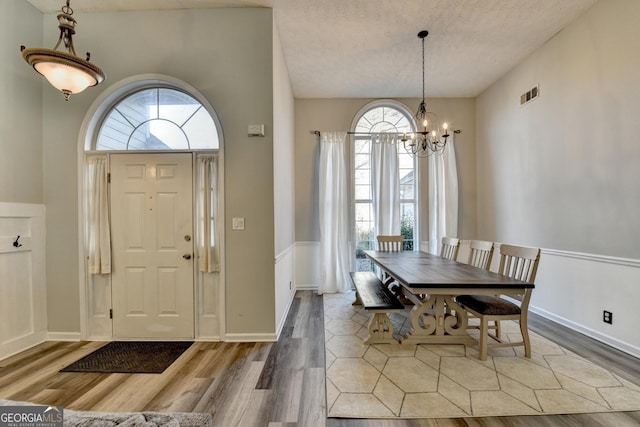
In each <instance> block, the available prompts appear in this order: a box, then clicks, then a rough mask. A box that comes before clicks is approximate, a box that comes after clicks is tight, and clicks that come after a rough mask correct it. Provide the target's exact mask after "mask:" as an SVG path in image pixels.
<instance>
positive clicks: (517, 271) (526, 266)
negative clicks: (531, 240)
mask: <svg viewBox="0 0 640 427" xmlns="http://www.w3.org/2000/svg"><path fill="white" fill-rule="evenodd" d="M539 261H540V249H539V248H528V247H524V246H513V245H504V244H503V245H500V267H499V268H498V272H499V273H500V274H502V275H504V276H509V277H513V278H514V279H518V280H524V281H525V282H532V283H533V282H534V281H535V280H536V273H537V272H538V262H539Z"/></svg>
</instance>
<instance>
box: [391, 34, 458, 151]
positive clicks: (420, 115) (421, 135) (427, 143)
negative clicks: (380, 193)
mask: <svg viewBox="0 0 640 427" xmlns="http://www.w3.org/2000/svg"><path fill="white" fill-rule="evenodd" d="M428 35H429V32H428V31H426V30H423V31H420V32H419V33H418V38H420V39H422V102H421V103H420V105H419V106H418V111H417V112H416V115H415V118H416V123H417V124H418V130H417V131H415V132H408V133H404V134H403V135H402V139H401V141H402V142H403V143H404V148H405V150H407V152H408V153H410V154H413V155H414V156H416V157H428V156H430V155H431V154H433V153H441V152H443V151H444V148H445V146H446V145H447V138H449V136H450V135H449V131H448V125H447V124H446V123H443V124H442V130H441V129H440V121H439V120H438V116H436V114H435V113H432V112H430V111H427V103H426V101H425V78H424V39H425V38H426V37H427V36H428Z"/></svg>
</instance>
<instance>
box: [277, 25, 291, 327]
mask: <svg viewBox="0 0 640 427" xmlns="http://www.w3.org/2000/svg"><path fill="white" fill-rule="evenodd" d="M273 151H274V152H273V187H274V189H273V195H274V221H275V224H274V231H275V254H276V258H275V263H276V277H275V308H276V309H275V321H276V330H277V331H278V333H279V332H280V330H281V329H282V326H283V325H284V321H285V320H286V316H287V311H288V309H289V306H290V304H291V301H292V300H293V295H294V293H295V289H294V287H293V282H294V278H293V257H294V254H293V244H294V221H295V206H294V198H293V193H294V190H293V188H294V187H293V183H294V177H293V91H292V89H291V82H290V81H289V70H288V69H287V63H286V61H285V57H284V52H283V51H282V44H281V42H280V36H279V34H278V28H277V25H276V22H275V21H274V23H273Z"/></svg>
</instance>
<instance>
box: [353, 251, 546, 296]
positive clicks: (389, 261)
mask: <svg viewBox="0 0 640 427" xmlns="http://www.w3.org/2000/svg"><path fill="white" fill-rule="evenodd" d="M364 253H365V254H366V255H367V257H369V258H370V259H371V260H372V261H373V262H374V263H376V264H377V265H378V266H379V267H380V268H382V269H383V270H385V271H386V272H387V273H388V274H389V275H391V276H393V277H394V278H395V279H396V280H397V281H398V282H400V283H401V284H402V285H404V286H405V287H407V288H410V289H417V290H419V289H427V288H429V289H445V288H446V289H449V290H455V289H460V290H462V289H465V290H468V289H473V288H475V289H478V290H481V289H485V288H490V289H504V290H509V289H512V290H515V289H523V288H533V287H534V284H533V283H529V282H523V281H521V280H517V279H513V278H511V277H507V276H503V275H500V274H498V273H494V272H492V271H488V270H483V269H481V268H477V267H473V266H471V265H468V264H464V263H461V262H457V261H452V260H449V259H446V258H442V257H441V256H439V255H432V254H428V253H426V252H414V251H402V252H380V251H364Z"/></svg>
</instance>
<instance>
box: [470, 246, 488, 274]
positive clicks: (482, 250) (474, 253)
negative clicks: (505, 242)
mask: <svg viewBox="0 0 640 427" xmlns="http://www.w3.org/2000/svg"><path fill="white" fill-rule="evenodd" d="M492 258H493V242H485V241H484V240H472V241H471V242H469V259H468V260H467V264H469V265H472V266H474V267H478V268H482V269H483V270H488V269H489V266H490V265H491V259H492Z"/></svg>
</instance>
